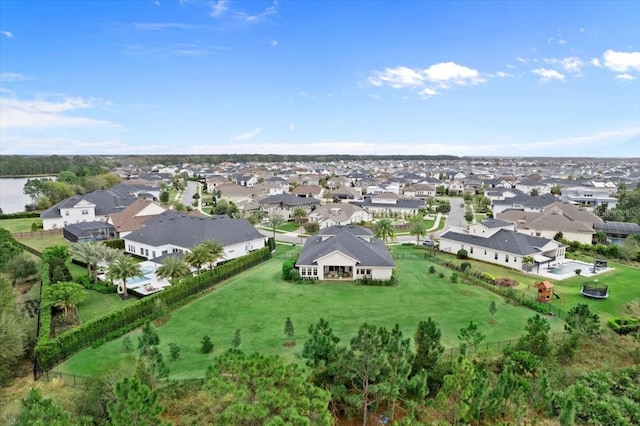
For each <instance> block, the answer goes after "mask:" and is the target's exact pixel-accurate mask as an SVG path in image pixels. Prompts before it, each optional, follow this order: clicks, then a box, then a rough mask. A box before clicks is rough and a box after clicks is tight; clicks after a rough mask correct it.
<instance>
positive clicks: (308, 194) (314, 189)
mask: <svg viewBox="0 0 640 426" xmlns="http://www.w3.org/2000/svg"><path fill="white" fill-rule="evenodd" d="M291 194H293V195H295V196H297V197H305V198H317V199H322V195H323V194H324V188H323V187H321V186H320V185H311V184H309V185H300V186H296V187H295V188H293V189H292V190H291Z"/></svg>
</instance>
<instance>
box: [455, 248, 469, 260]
mask: <svg viewBox="0 0 640 426" xmlns="http://www.w3.org/2000/svg"><path fill="white" fill-rule="evenodd" d="M456 257H457V258H458V259H466V258H468V257H469V253H467V251H466V250H465V249H460V250H458V252H457V253H456Z"/></svg>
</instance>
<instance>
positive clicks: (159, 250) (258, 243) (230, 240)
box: [123, 210, 267, 260]
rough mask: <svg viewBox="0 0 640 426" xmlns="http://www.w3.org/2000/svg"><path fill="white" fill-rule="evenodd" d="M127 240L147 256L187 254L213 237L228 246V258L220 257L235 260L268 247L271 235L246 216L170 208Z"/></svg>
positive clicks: (128, 246) (134, 250) (128, 249)
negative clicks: (200, 213)
mask: <svg viewBox="0 0 640 426" xmlns="http://www.w3.org/2000/svg"><path fill="white" fill-rule="evenodd" d="M123 239H124V244H125V251H126V252H127V253H131V254H135V255H137V256H141V257H144V258H146V259H154V258H156V257H159V256H164V255H167V254H170V253H186V252H188V251H189V250H190V248H191V247H193V246H196V245H198V244H200V243H202V242H204V241H208V240H213V241H217V242H218V243H219V244H221V245H222V246H223V247H224V258H223V259H220V260H231V259H235V258H237V257H241V256H244V255H246V254H248V253H250V252H252V251H254V250H259V249H261V248H263V247H265V245H266V239H267V238H266V237H265V236H264V235H262V234H261V233H260V232H258V230H257V229H256V228H255V227H254V226H253V225H251V223H249V221H248V220H246V219H232V218H230V217H229V216H227V215H220V216H211V217H206V216H201V217H195V216H190V215H187V214H184V213H179V212H176V211H173V210H169V211H166V212H164V213H161V214H160V215H158V216H155V217H153V218H151V219H149V220H148V221H147V222H145V223H144V226H143V227H142V228H140V229H138V230H137V231H134V232H131V233H130V234H128V235H126V236H125V237H124V238H123Z"/></svg>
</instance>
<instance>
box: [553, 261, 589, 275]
mask: <svg viewBox="0 0 640 426" xmlns="http://www.w3.org/2000/svg"><path fill="white" fill-rule="evenodd" d="M576 269H580V270H581V271H582V272H581V274H584V273H589V272H592V271H593V265H591V264H588V263H584V262H578V261H576V260H570V261H568V262H565V263H563V264H562V265H560V266H554V267H551V268H549V269H547V272H549V273H550V274H553V275H567V274H575V271H576Z"/></svg>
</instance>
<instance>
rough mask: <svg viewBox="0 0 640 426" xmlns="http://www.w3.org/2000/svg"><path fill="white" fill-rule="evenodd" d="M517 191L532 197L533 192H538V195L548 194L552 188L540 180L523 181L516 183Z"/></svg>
mask: <svg viewBox="0 0 640 426" xmlns="http://www.w3.org/2000/svg"><path fill="white" fill-rule="evenodd" d="M516 189H517V190H520V191H522V192H523V193H525V194H529V195H531V193H532V192H533V191H536V192H537V193H538V195H543V194H548V193H550V192H551V187H550V186H547V185H546V184H545V183H543V182H540V181H539V180H521V181H518V182H516Z"/></svg>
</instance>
